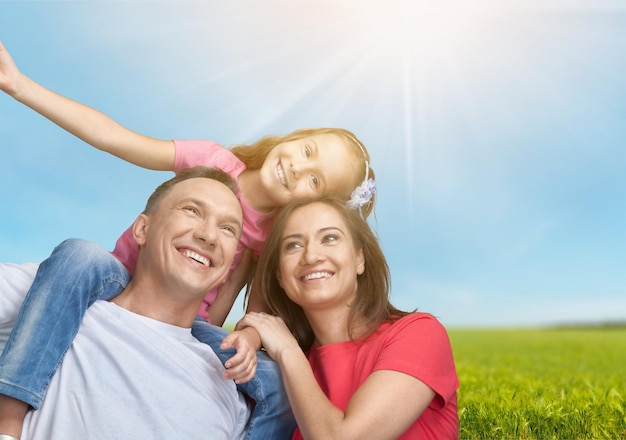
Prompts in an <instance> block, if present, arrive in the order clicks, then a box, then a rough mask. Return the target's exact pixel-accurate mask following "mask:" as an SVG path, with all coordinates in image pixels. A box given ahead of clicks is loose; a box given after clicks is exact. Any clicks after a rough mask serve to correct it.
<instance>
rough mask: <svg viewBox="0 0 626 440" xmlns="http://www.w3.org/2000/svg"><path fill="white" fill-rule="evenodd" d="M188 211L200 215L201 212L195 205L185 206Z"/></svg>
mask: <svg viewBox="0 0 626 440" xmlns="http://www.w3.org/2000/svg"><path fill="white" fill-rule="evenodd" d="M183 209H185V210H186V211H189V212H191V213H192V214H195V215H198V214H199V213H200V211H198V208H196V207H194V206H186V207H185V208H183Z"/></svg>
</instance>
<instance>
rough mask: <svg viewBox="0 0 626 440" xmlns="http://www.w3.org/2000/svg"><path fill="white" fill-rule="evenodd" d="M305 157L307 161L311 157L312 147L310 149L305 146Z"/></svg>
mask: <svg viewBox="0 0 626 440" xmlns="http://www.w3.org/2000/svg"><path fill="white" fill-rule="evenodd" d="M304 155H305V156H306V158H307V159H309V158H310V157H311V147H309V146H308V145H305V147H304Z"/></svg>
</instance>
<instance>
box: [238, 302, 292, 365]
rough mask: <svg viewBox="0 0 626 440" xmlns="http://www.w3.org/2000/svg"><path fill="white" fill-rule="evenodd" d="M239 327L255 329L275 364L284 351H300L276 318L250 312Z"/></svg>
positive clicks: (283, 323)
mask: <svg viewBox="0 0 626 440" xmlns="http://www.w3.org/2000/svg"><path fill="white" fill-rule="evenodd" d="M239 325H240V326H242V327H243V326H245V327H252V328H254V329H256V330H257V332H259V335H261V343H262V344H263V347H264V348H265V350H266V351H267V354H268V355H269V356H270V357H271V358H272V359H274V360H275V361H276V362H279V363H280V357H281V355H282V354H283V353H285V352H286V351H289V350H297V351H299V352H301V351H302V350H301V349H300V346H299V345H298V341H296V338H294V336H293V335H292V334H291V332H290V331H289V328H287V325H286V324H285V321H283V320H282V319H281V318H279V317H278V316H273V315H268V314H267V313H256V312H250V313H247V314H246V315H245V316H244V317H243V318H242V319H241V320H240V321H239Z"/></svg>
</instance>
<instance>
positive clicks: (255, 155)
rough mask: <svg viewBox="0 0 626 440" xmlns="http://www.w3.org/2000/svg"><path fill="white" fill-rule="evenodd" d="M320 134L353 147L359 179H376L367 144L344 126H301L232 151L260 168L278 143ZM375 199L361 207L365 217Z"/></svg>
mask: <svg viewBox="0 0 626 440" xmlns="http://www.w3.org/2000/svg"><path fill="white" fill-rule="evenodd" d="M319 134H334V135H336V136H338V137H340V138H341V139H343V140H344V141H345V142H346V143H347V144H348V145H350V146H351V147H352V148H353V152H354V157H355V158H356V159H357V160H358V161H359V163H360V164H361V166H356V167H355V169H357V170H358V169H362V170H363V172H362V175H361V176H360V177H359V179H358V181H359V182H361V181H363V180H364V179H365V177H366V176H367V177H368V178H369V179H372V180H375V179H376V177H375V174H374V170H373V169H372V168H371V166H370V163H371V160H370V155H369V152H368V151H367V148H365V145H363V143H362V142H361V141H360V140H359V139H358V138H357V137H356V136H355V135H354V133H352V132H351V131H349V130H346V129H344V128H333V127H330V128H301V129H299V130H296V131H293V132H291V133H289V134H287V135H284V136H276V135H269V136H265V137H262V138H261V139H259V140H258V141H256V142H254V143H253V144H251V145H237V146H234V147H231V148H230V151H232V153H233V154H234V155H235V156H237V158H238V159H239V160H241V161H242V162H243V163H244V164H246V167H247V168H248V169H249V170H258V169H260V168H261V167H262V166H263V163H264V162H265V159H266V158H267V155H268V154H269V153H270V151H272V149H273V148H274V147H276V146H277V145H279V144H282V143H285V142H291V141H295V140H298V139H302V138H305V137H310V136H316V135H319ZM351 165H352V164H351ZM337 196H339V194H337ZM348 197H349V195H348ZM375 201H376V195H375V194H373V195H372V197H371V199H370V201H369V203H367V204H366V205H363V206H362V207H361V213H362V215H363V216H364V217H365V218H367V216H369V215H370V213H371V212H372V211H373V209H374V204H375Z"/></svg>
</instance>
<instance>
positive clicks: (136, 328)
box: [21, 301, 250, 440]
mask: <svg viewBox="0 0 626 440" xmlns="http://www.w3.org/2000/svg"><path fill="white" fill-rule="evenodd" d="M223 370H224V367H223V366H222V364H221V362H220V361H219V359H218V358H217V356H216V355H215V353H214V352H213V350H212V349H211V348H210V347H209V346H208V345H206V344H203V343H201V342H199V341H198V340H197V339H195V338H194V337H193V336H192V335H191V330H190V329H185V328H182V327H177V326H173V325H170V324H166V323H164V322H161V321H156V320H154V319H150V318H147V317H145V316H141V315H137V314H135V313H132V312H130V311H128V310H126V309H124V308H121V307H119V306H117V305H116V304H113V303H109V302H106V301H97V302H96V303H95V304H94V305H93V306H91V307H90V308H89V309H88V310H87V314H86V315H85V318H84V320H83V322H82V325H81V328H80V331H79V333H78V335H77V337H76V339H75V340H74V342H73V344H72V346H71V348H70V349H69V351H68V352H67V354H66V356H65V358H64V359H63V362H62V364H61V366H60V367H59V370H58V371H57V373H56V374H55V375H54V377H53V378H52V380H51V382H50V386H49V388H48V392H47V394H46V398H45V399H44V402H43V405H42V406H41V408H40V409H39V410H37V411H30V412H29V413H28V414H27V416H26V419H25V420H24V427H23V432H22V437H21V438H22V440H44V439H45V440H49V439H61V438H64V439H103V440H104V439H106V440H110V439H151V440H154V439H168V440H170V439H185V440H190V439H202V440H208V439H212V440H213V439H225V440H232V439H239V438H243V437H244V434H245V427H246V423H247V421H248V418H249V415H250V410H249V408H248V405H247V404H246V401H245V399H244V398H243V396H242V395H241V394H240V393H238V392H237V389H236V387H235V384H234V382H233V381H230V380H226V379H224V378H223V377H222V372H223Z"/></svg>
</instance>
